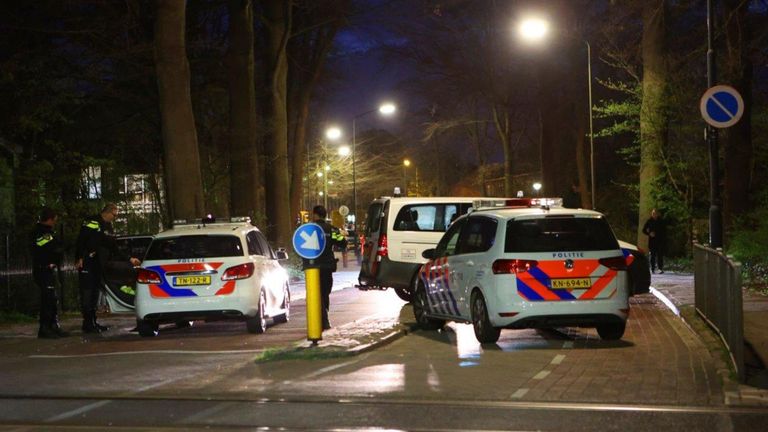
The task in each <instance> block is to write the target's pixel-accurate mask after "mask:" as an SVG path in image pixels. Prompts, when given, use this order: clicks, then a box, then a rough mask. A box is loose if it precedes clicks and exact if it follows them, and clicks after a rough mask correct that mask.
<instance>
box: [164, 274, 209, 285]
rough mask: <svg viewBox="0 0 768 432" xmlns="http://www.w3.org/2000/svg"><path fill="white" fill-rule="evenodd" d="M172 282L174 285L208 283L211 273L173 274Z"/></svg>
mask: <svg viewBox="0 0 768 432" xmlns="http://www.w3.org/2000/svg"><path fill="white" fill-rule="evenodd" d="M173 284H174V285H175V286H190V285H210V284H211V275H203V276H174V277H173Z"/></svg>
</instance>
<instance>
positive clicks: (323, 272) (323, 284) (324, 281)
mask: <svg viewBox="0 0 768 432" xmlns="http://www.w3.org/2000/svg"><path fill="white" fill-rule="evenodd" d="M327 215H328V212H327V211H326V210H325V207H323V206H321V205H319V206H315V207H314V208H313V209H312V217H313V219H314V221H313V222H314V223H316V224H318V225H320V226H321V227H323V232H324V233H325V249H324V250H323V253H322V255H320V256H319V257H317V258H315V259H312V260H308V259H304V261H303V262H304V268H305V269H306V268H309V267H312V268H318V269H319V270H320V298H321V300H322V302H323V330H328V329H329V328H331V322H330V320H328V309H329V308H330V306H331V290H332V289H333V272H335V271H336V257H335V256H334V254H333V247H334V246H338V247H339V248H341V249H342V250H344V248H346V247H347V239H346V238H345V237H344V235H342V234H341V231H339V229H338V228H336V227H334V226H333V225H331V224H329V223H328V222H326V220H325V218H326V216H327Z"/></svg>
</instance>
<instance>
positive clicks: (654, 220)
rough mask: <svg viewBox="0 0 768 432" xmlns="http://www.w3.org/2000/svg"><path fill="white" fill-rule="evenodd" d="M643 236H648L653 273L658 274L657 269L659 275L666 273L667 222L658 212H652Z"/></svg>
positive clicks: (644, 227)
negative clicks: (657, 269)
mask: <svg viewBox="0 0 768 432" xmlns="http://www.w3.org/2000/svg"><path fill="white" fill-rule="evenodd" d="M643 234H645V235H647V236H648V250H650V253H651V256H650V261H651V273H656V267H657V266H658V268H659V273H664V248H665V246H666V243H667V226H666V221H665V220H664V219H662V217H661V214H659V212H658V210H656V209H653V210H651V217H650V218H649V219H648V220H647V221H645V225H643Z"/></svg>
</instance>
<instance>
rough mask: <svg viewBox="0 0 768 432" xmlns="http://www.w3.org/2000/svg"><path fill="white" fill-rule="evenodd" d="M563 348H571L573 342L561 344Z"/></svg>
mask: <svg viewBox="0 0 768 432" xmlns="http://www.w3.org/2000/svg"><path fill="white" fill-rule="evenodd" d="M563 348H573V341H568V342H563Z"/></svg>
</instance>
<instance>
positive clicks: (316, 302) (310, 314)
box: [304, 268, 323, 345]
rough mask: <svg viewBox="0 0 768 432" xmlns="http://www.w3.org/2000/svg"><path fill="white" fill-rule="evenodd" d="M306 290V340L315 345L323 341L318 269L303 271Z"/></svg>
mask: <svg viewBox="0 0 768 432" xmlns="http://www.w3.org/2000/svg"><path fill="white" fill-rule="evenodd" d="M304 277H305V281H306V289H307V340H309V341H312V344H313V345H317V341H319V340H322V339H323V314H322V307H323V305H322V300H321V299H320V269H317V268H308V269H306V270H304Z"/></svg>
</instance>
